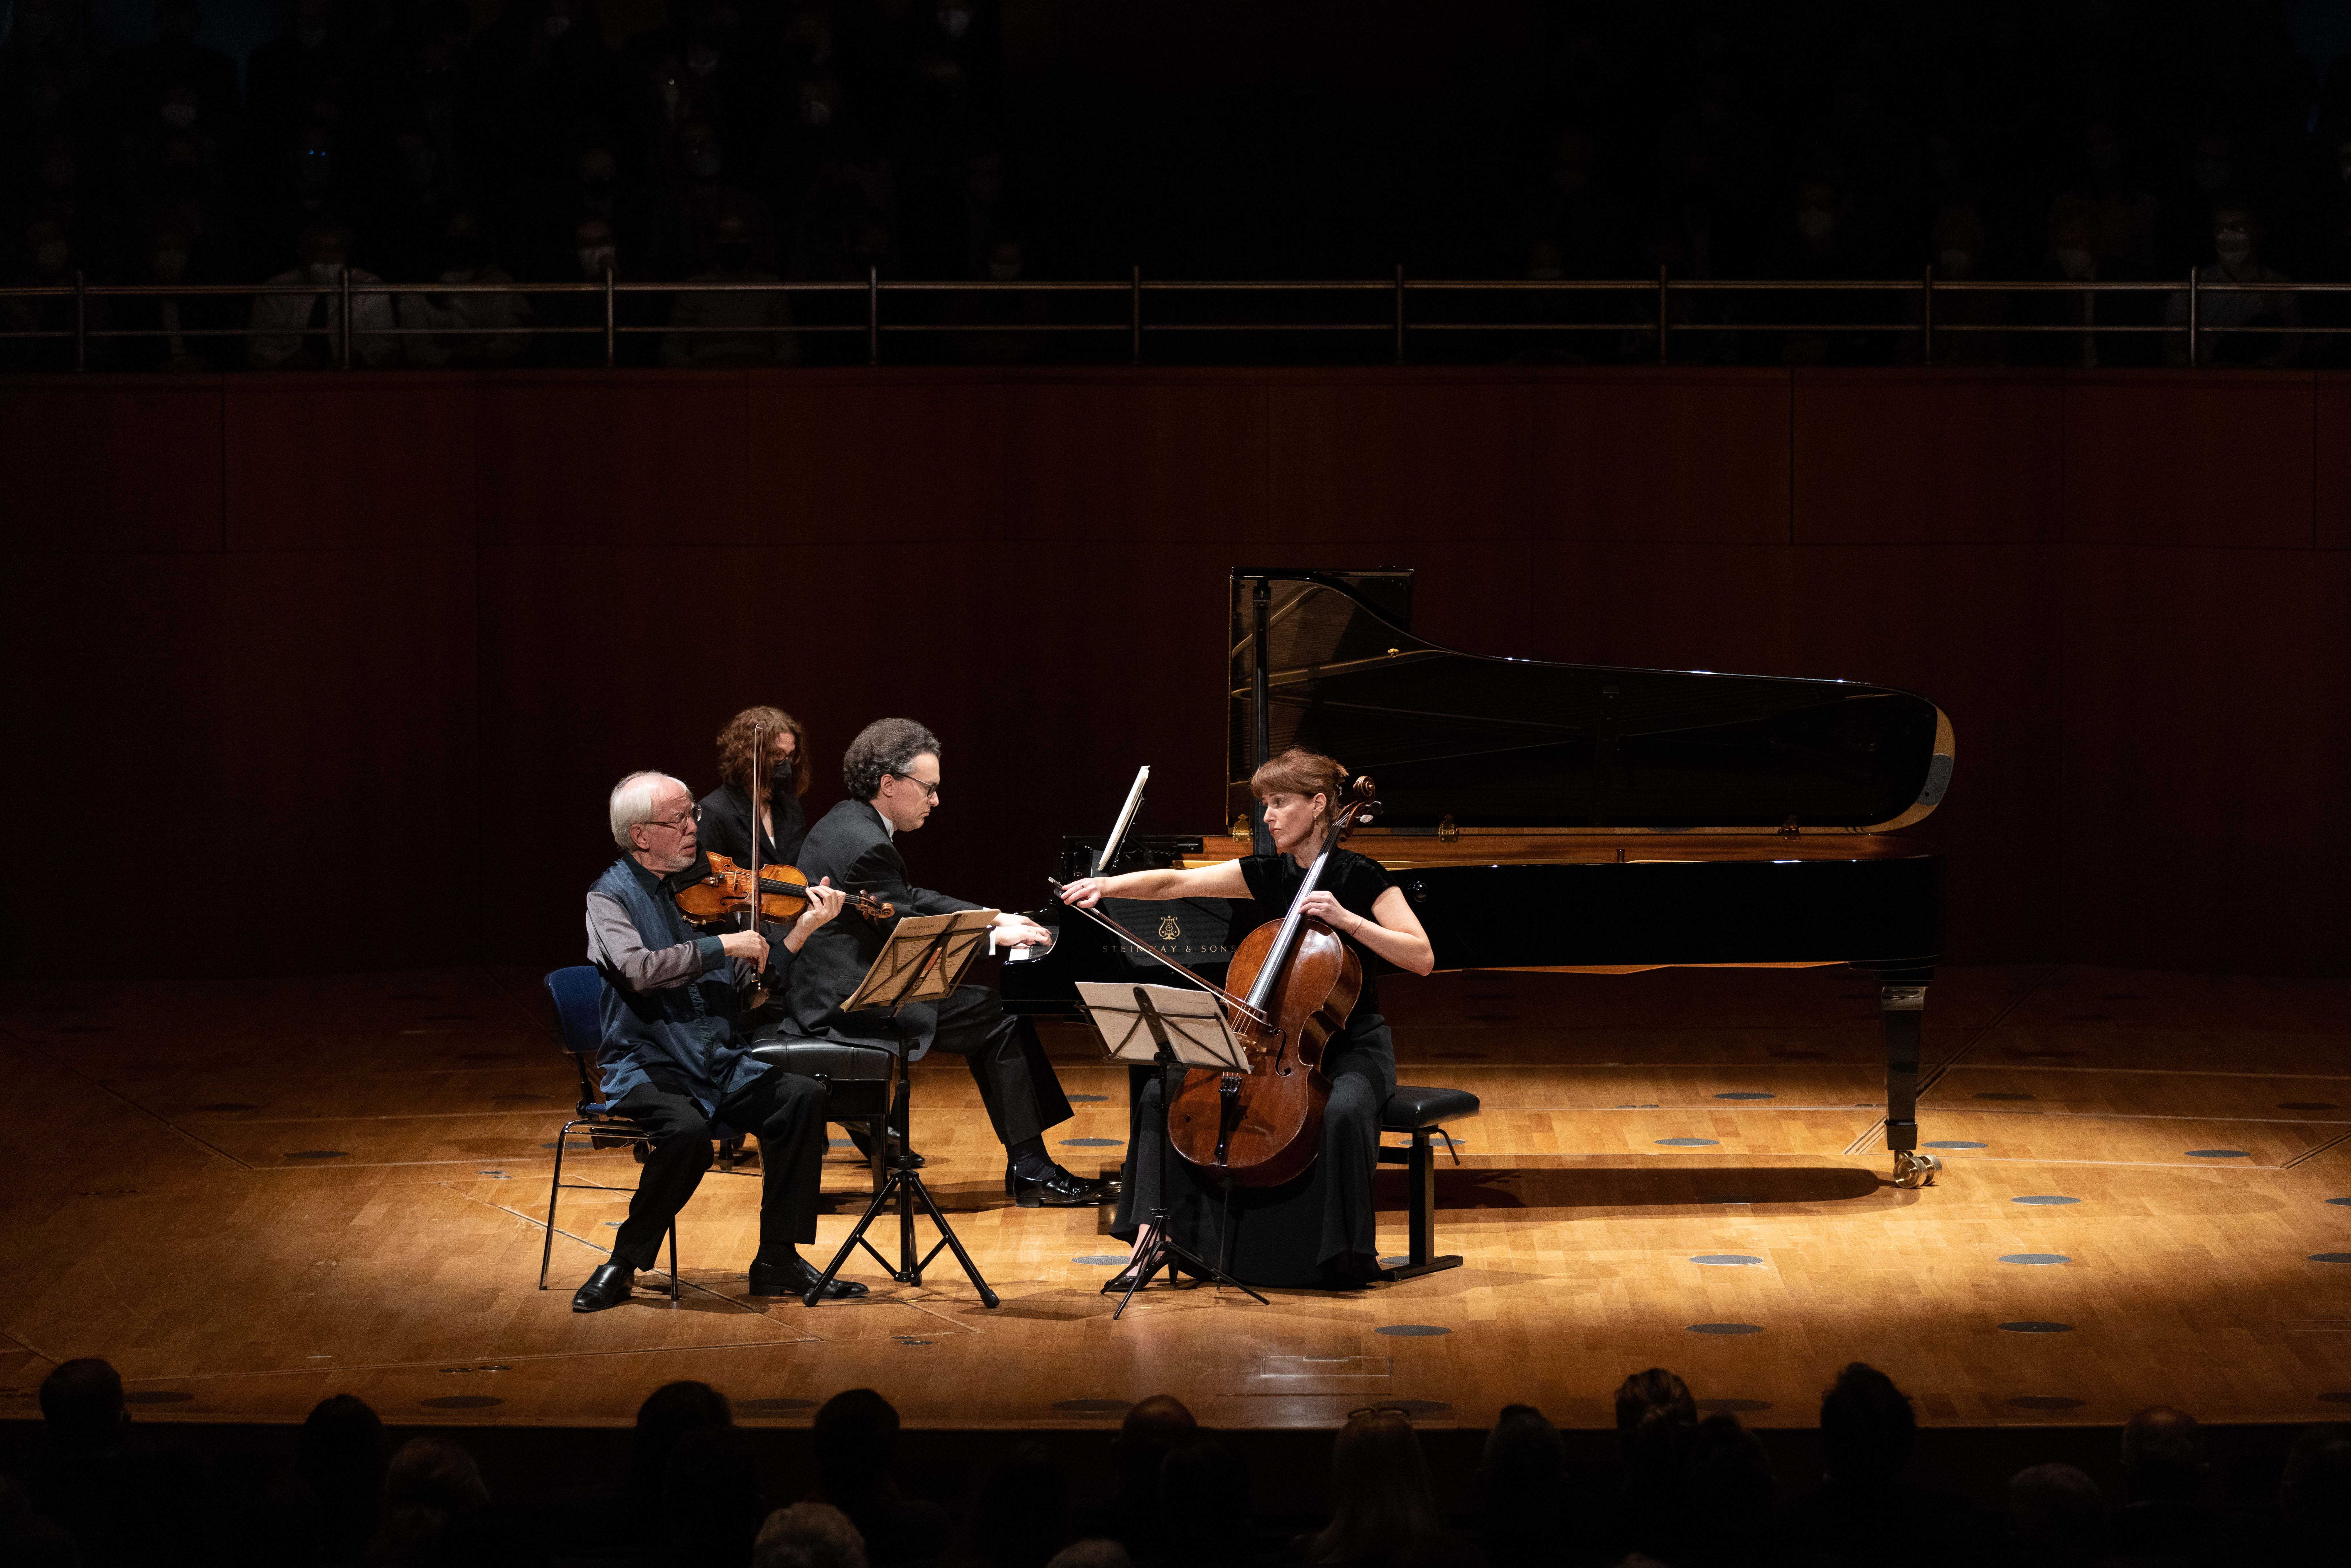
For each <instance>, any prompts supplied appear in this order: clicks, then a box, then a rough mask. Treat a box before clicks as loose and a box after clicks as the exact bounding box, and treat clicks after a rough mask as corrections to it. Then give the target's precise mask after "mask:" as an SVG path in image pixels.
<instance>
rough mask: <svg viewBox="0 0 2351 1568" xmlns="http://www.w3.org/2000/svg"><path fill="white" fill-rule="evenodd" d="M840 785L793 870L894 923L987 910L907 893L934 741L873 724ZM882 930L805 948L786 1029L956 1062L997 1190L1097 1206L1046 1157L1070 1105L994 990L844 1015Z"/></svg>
mask: <svg viewBox="0 0 2351 1568" xmlns="http://www.w3.org/2000/svg"><path fill="white" fill-rule="evenodd" d="M841 776H842V779H843V781H844V782H845V783H846V784H847V785H848V787H849V799H848V800H843V801H841V803H840V804H839V805H837V806H835V807H833V809H832V810H830V811H828V812H827V813H825V815H824V817H823V818H822V819H821V820H820V821H818V822H817V824H816V826H814V827H812V828H810V830H809V834H808V838H807V839H806V840H805V841H803V842H802V843H801V845H800V848H799V860H798V861H797V862H794V863H795V864H797V865H798V866H799V869H800V870H801V871H802V872H803V873H806V875H807V876H808V879H809V880H810V882H815V881H818V880H820V879H821V878H824V877H831V879H832V885H833V886H835V887H838V888H842V889H862V890H864V891H865V892H868V893H871V894H873V896H874V897H876V898H878V899H881V900H882V901H883V902H884V903H886V904H891V905H893V906H894V907H895V908H896V910H897V912H898V913H899V914H900V915H946V914H948V913H951V912H952V911H955V910H958V909H979V908H982V907H984V905H981V904H970V903H967V902H966V901H965V900H963V899H960V898H951V897H949V896H948V895H947V894H944V893H933V892H931V891H930V890H929V889H927V888H921V887H916V886H914V883H912V882H911V881H910V880H909V878H908V877H907V874H906V862H905V861H904V859H902V858H901V857H900V855H899V853H898V845H897V837H898V835H900V834H902V833H910V832H913V831H915V830H916V829H918V828H920V827H921V826H922V825H923V824H924V822H925V821H928V820H929V818H930V815H931V812H932V811H933V810H935V809H936V808H937V806H938V803H939V738H938V737H937V736H935V735H933V734H932V733H931V732H930V731H929V730H927V729H925V727H922V726H921V725H919V724H916V723H915V722H914V720H912V719H906V718H883V719H876V720H874V721H873V722H872V724H869V725H867V726H866V727H864V729H863V730H862V731H860V732H859V734H858V737H857V738H856V739H855V740H852V741H851V742H850V743H849V750H848V752H847V754H846V755H845V756H844V757H843V758H841ZM996 926H997V941H998V946H1019V945H1025V944H1030V943H1042V942H1049V941H1050V940H1051V936H1050V934H1049V933H1048V932H1046V931H1045V929H1044V928H1043V927H1042V926H1040V925H1037V924H1036V923H1035V922H1033V921H1031V920H1029V919H1028V918H1027V917H1025V916H1023V915H998V916H997V920H996ZM888 929H889V928H888V926H887V925H880V924H876V923H874V922H872V921H868V920H837V921H834V922H833V923H832V924H831V925H827V926H824V927H822V928H820V930H819V931H817V932H816V933H815V934H814V935H813V936H811V937H810V942H809V945H808V947H807V949H806V950H805V951H804V952H803V953H802V954H801V955H800V958H799V963H798V964H796V965H795V966H794V967H793V969H792V980H791V991H790V994H789V997H788V998H787V999H786V1003H785V1006H786V1009H787V1012H788V1014H789V1020H790V1025H791V1027H792V1029H793V1030H794V1031H795V1032H796V1033H799V1034H801V1035H805V1036H808V1037H809V1038H810V1039H829V1040H849V1041H853V1042H855V1043H858V1044H863V1045H883V1046H887V1047H890V1048H891V1049H893V1050H904V1051H906V1052H907V1053H908V1059H909V1060H919V1059H920V1058H921V1057H922V1056H923V1055H924V1054H925V1053H926V1052H928V1051H946V1053H947V1054H949V1055H950V1056H960V1057H962V1058H963V1059H964V1061H966V1062H967V1064H968V1065H969V1066H970V1068H971V1075H972V1077H973V1078H974V1079H975V1080H976V1081H977V1082H978V1084H979V1097H980V1101H981V1103H983V1104H985V1105H986V1106H987V1117H988V1120H989V1121H990V1122H991V1123H993V1124H995V1127H996V1135H997V1138H998V1140H999V1141H1000V1142H1001V1143H1002V1144H1003V1145H1004V1152H1005V1158H1006V1169H1005V1176H1004V1185H1005V1189H1006V1190H1007V1191H1008V1192H1009V1193H1010V1194H1011V1195H1012V1196H1013V1197H1014V1198H1015V1199H1016V1200H1018V1201H1019V1204H1020V1205H1021V1207H1024V1208H1034V1207H1040V1206H1043V1207H1071V1208H1074V1207H1084V1206H1087V1205H1092V1204H1097V1203H1100V1202H1101V1201H1102V1197H1103V1192H1102V1183H1100V1182H1095V1181H1082V1180H1080V1179H1079V1178H1078V1177H1076V1176H1071V1174H1070V1173H1069V1172H1068V1171H1066V1170H1063V1169H1062V1168H1061V1166H1059V1165H1057V1164H1055V1163H1054V1161H1053V1159H1052V1157H1051V1156H1050V1155H1047V1154H1046V1153H1045V1138H1044V1134H1045V1129H1047V1128H1048V1127H1051V1126H1055V1125H1058V1124H1061V1123H1062V1122H1066V1121H1068V1120H1069V1119H1070V1102H1069V1100H1068V1098H1067V1097H1066V1096H1064V1095H1063V1094H1062V1092H1061V1079H1060V1077H1059V1076H1058V1075H1057V1074H1056V1073H1055V1072H1054V1071H1053V1064H1052V1062H1051V1061H1049V1060H1047V1058H1046V1056H1045V1050H1044V1047H1043V1045H1041V1044H1040V1042H1039V1040H1038V1039H1037V1030H1036V1027H1035V1026H1034V1025H1033V1024H1031V1023H1030V1022H1029V1020H1028V1019H1025V1018H1024V1019H1015V1018H1008V1017H1007V1016H1006V1015H1005V1011H1004V1003H1003V999H1002V998H1000V997H998V995H997V993H996V988H994V987H992V986H963V987H959V988H957V989H956V992H955V994H954V995H953V996H951V997H949V998H946V1000H945V1001H943V1002H938V1003H935V1004H933V1003H915V1004H914V1005H912V1006H909V1007H905V1008H902V1009H899V1010H898V1011H897V1012H896V1013H895V1014H893V1013H890V1012H888V1011H886V1010H884V1009H879V1008H873V1009H861V1010H860V1011H858V1012H854V1013H844V1012H842V1011H841V1003H842V1002H843V1001H846V1000H847V999H848V998H849V997H850V996H851V994H852V993H853V992H854V991H855V990H856V989H857V987H858V984H859V982H860V981H862V980H863V979H864V978H865V972H866V970H868V969H870V968H872V966H873V959H874V957H875V956H876V955H877V954H879V953H880V952H881V950H882V944H883V938H884V937H885V936H887V935H888Z"/></svg>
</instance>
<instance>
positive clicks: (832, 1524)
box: [751, 1502, 865, 1568]
mask: <svg viewBox="0 0 2351 1568" xmlns="http://www.w3.org/2000/svg"><path fill="white" fill-rule="evenodd" d="M751 1563H752V1568H865V1538H864V1536H862V1535H861V1534H859V1533H858V1530H857V1526H855V1525H854V1524H852V1523H851V1522H850V1521H849V1516H848V1515H847V1514H845V1513H843V1512H841V1510H839V1509H837V1508H835V1507H833V1506H832V1505H831V1503H822V1502H796V1503H794V1504H792V1506H791V1507H789V1508H779V1509H778V1510H776V1511H775V1512H773V1513H771V1514H769V1515H768V1521H767V1522H766V1523H765V1524H762V1525H761V1526H760V1527H759V1539H758V1543H757V1544H756V1545H754V1546H753V1547H752V1549H751Z"/></svg>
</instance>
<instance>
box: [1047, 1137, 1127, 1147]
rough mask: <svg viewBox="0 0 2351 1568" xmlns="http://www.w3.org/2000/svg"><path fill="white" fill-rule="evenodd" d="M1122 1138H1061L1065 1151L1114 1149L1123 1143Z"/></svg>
mask: <svg viewBox="0 0 2351 1568" xmlns="http://www.w3.org/2000/svg"><path fill="white" fill-rule="evenodd" d="M1125 1142H1126V1140H1125V1139H1124V1138H1063V1139H1062V1140H1061V1147H1063V1148H1065V1149H1114V1148H1117V1147H1118V1146H1119V1145H1122V1144H1123V1143H1125Z"/></svg>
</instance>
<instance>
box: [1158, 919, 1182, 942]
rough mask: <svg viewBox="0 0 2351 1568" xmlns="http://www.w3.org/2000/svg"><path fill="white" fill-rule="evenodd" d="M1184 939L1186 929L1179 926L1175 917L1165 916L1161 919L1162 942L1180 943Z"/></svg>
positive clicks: (1160, 932)
mask: <svg viewBox="0 0 2351 1568" xmlns="http://www.w3.org/2000/svg"><path fill="white" fill-rule="evenodd" d="M1183 938H1184V927H1183V926H1182V925H1180V924H1178V922H1177V921H1176V919H1175V916H1174V915H1161V916H1160V917H1159V939H1160V940H1161V941H1162V942H1180V941H1182V940H1183Z"/></svg>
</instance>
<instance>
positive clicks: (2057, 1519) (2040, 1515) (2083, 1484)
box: [2008, 1465, 2106, 1563]
mask: <svg viewBox="0 0 2351 1568" xmlns="http://www.w3.org/2000/svg"><path fill="white" fill-rule="evenodd" d="M2105 1511H2106V1500H2105V1496H2104V1494H2102V1493H2101V1492H2100V1491H2099V1490H2098V1483H2097V1482H2095V1481H2094V1480H2092V1479H2090V1478H2089V1477H2088V1476H2086V1475H2084V1474H2083V1473H2082V1472H2081V1471H2080V1470H2077V1469H2074V1467H2073V1466H2071V1465H2034V1466H2032V1467H2031V1468H2030V1469H2022V1470H2019V1471H2017V1472H2016V1474H2014V1475H2012V1476H2011V1477H2009V1478H2008V1527H2009V1530H2010V1531H2011V1533H2012V1534H2013V1535H2014V1536H2015V1538H2016V1540H2017V1541H2018V1542H2020V1543H2022V1545H2023V1546H2025V1547H2026V1548H2027V1549H2028V1550H2029V1551H2031V1552H2033V1553H2035V1554H2036V1555H2037V1556H2039V1557H2040V1558H2041V1559H2042V1560H2043V1561H2045V1562H2059V1563H2064V1562H2086V1561H2088V1560H2089V1559H2090V1558H2091V1557H2092V1556H2094V1555H2095V1553H2096V1552H2097V1549H2098V1542H2099V1535H2100V1532H2101V1529H2102V1527H2103V1525H2104V1523H2105Z"/></svg>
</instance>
